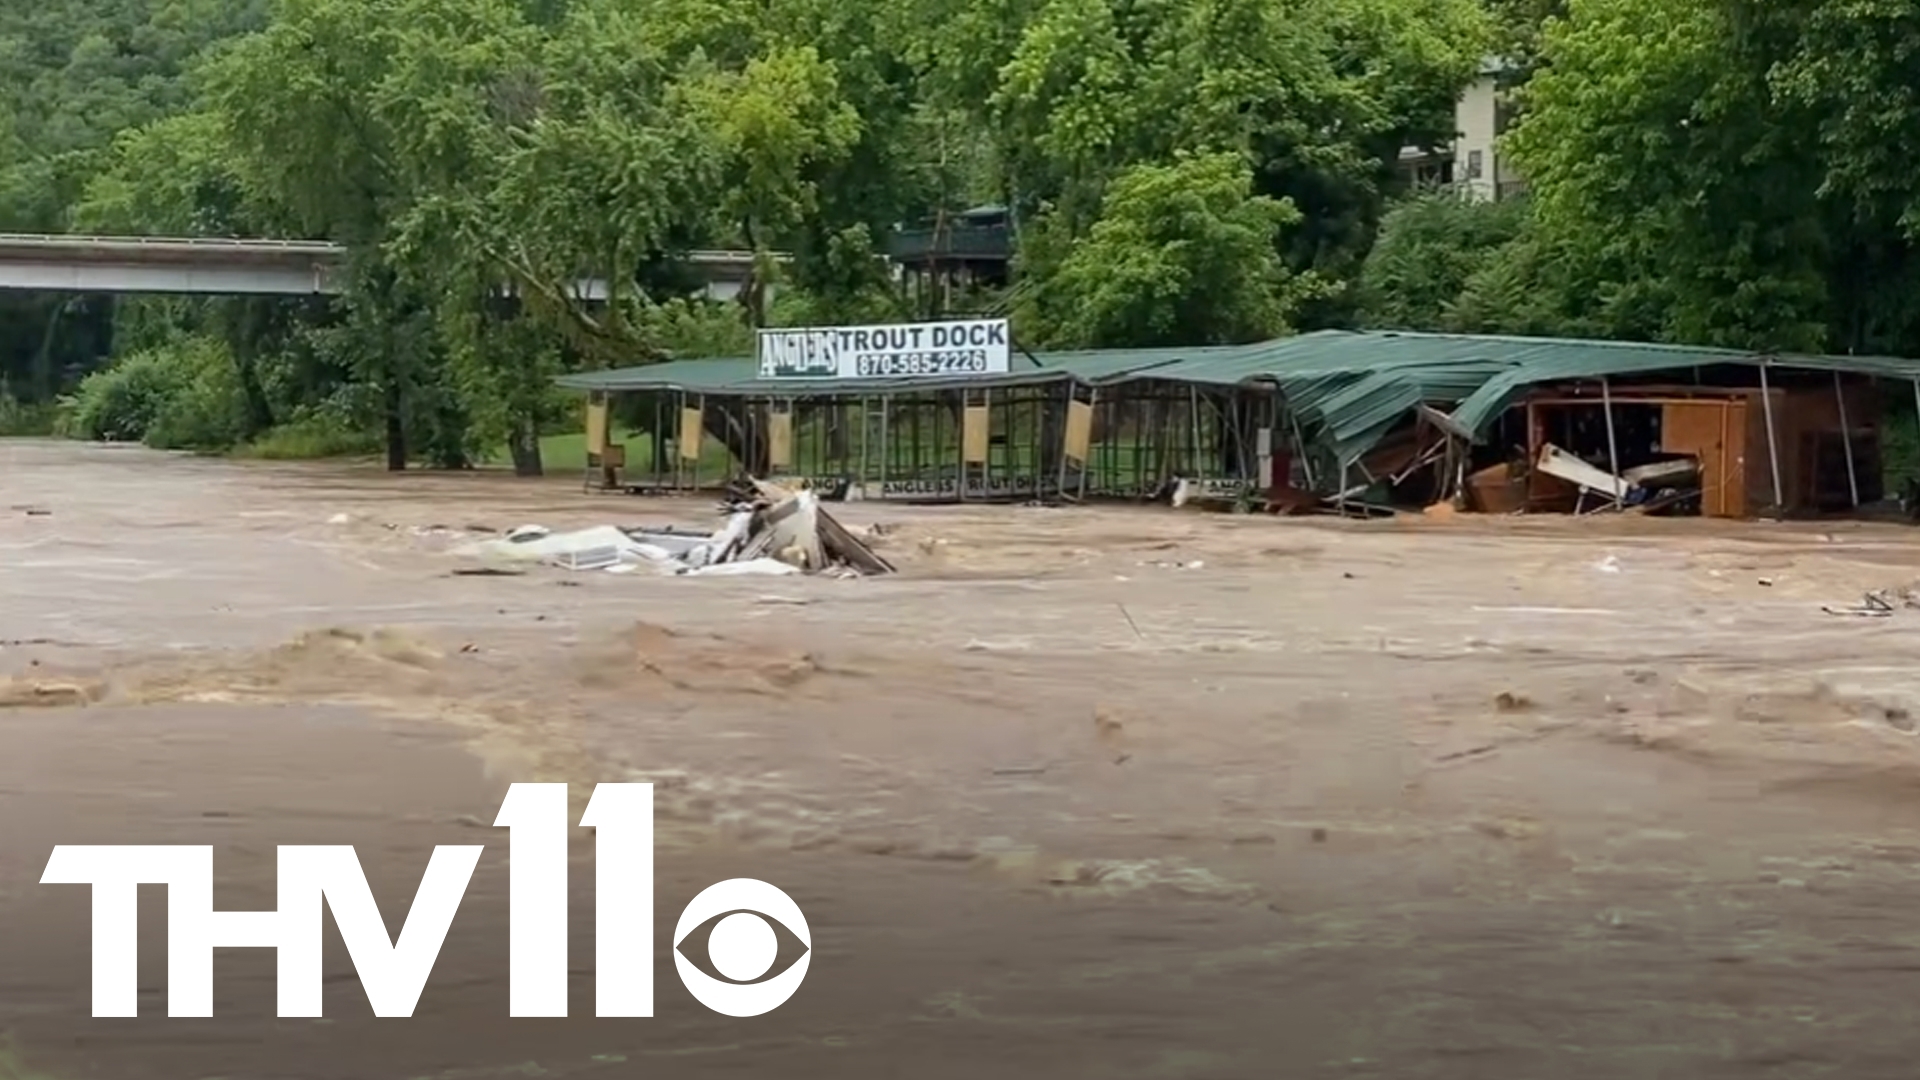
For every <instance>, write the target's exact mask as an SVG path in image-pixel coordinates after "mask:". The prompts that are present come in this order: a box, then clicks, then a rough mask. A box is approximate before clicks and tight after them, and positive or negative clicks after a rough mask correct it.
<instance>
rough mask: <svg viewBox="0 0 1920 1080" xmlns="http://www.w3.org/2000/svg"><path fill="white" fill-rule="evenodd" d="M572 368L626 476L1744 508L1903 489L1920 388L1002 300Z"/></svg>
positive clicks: (1571, 347) (1873, 369)
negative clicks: (1029, 324) (997, 308)
mask: <svg viewBox="0 0 1920 1080" xmlns="http://www.w3.org/2000/svg"><path fill="white" fill-rule="evenodd" d="M560 382H561V383H562V384H563V385H565V386H569V387H572V388H575V389H578V390H581V391H584V392H586V394H587V395H588V406H587V435H588V442H589V452H590V458H591V460H590V465H589V469H588V473H589V475H588V478H587V480H588V484H589V486H590V487H594V488H598V489H602V490H624V491H647V490H690V489H695V488H702V487H712V486H716V485H720V484H724V483H725V482H727V481H728V480H730V479H732V478H734V477H737V476H739V475H741V474H748V475H753V476H764V477H787V478H804V479H806V480H808V481H810V482H811V484H812V486H813V487H814V488H815V489H816V490H819V491H821V492H822V493H823V494H824V495H826V496H827V497H829V498H836V497H837V498H870V499H871V498H879V499H901V500H912V501H954V502H963V501H987V500H1022V501H1025V500H1069V501H1071V500H1080V499H1092V498H1126V499H1143V498H1152V497H1156V496H1164V495H1166V494H1167V493H1168V492H1170V491H1172V490H1174V489H1175V488H1176V487H1178V488H1180V489H1181V490H1182V491H1183V492H1188V493H1195V494H1199V495H1201V496H1203V497H1213V498H1224V499H1232V500H1236V501H1239V502H1241V503H1243V504H1260V505H1265V506H1267V507H1269V508H1274V509H1286V510H1300V509H1322V508H1336V509H1344V510H1348V511H1350V512H1351V511H1358V512H1377V511H1378V510H1379V509H1380V508H1383V507H1389V506H1394V505H1401V506H1424V505H1428V504H1431V503H1434V502H1439V501H1452V502H1454V503H1455V504H1456V505H1460V506H1461V507H1463V508H1466V509H1474V510H1482V511H1489V512H1519V511H1536V512H1538V511H1556V510H1557V511H1576V512H1592V511H1598V510H1627V509H1633V510H1637V511H1640V512H1669V513H1671V512H1681V513H1687V512H1697V513H1701V514H1705V515H1708V516H1716V517H1747V516H1753V515H1757V514H1761V513H1795V512H1800V513H1811V512H1821V511H1833V510H1844V509H1848V508H1852V507H1858V506H1861V505H1863V504H1866V503H1870V502H1874V501H1877V500H1879V499H1880V498H1881V496H1882V494H1883V493H1882V491H1881V475H1882V466H1881V452H1882V448H1881V427H1882V425H1881V410H1882V407H1883V404H1884V402H1885V401H1887V400H1888V395H1889V393H1890V392H1892V393H1900V394H1908V393H1911V394H1912V395H1913V396H1914V397H1915V399H1916V400H1920V361H1914V360H1905V359H1898V358H1888V357H1852V356H1844V357H1843V356H1802V355H1787V354H1764V353H1747V352H1740V351H1737V350H1725V349H1708V348H1692V347H1683V346H1672V345H1653V344H1640V343H1631V342H1611V341H1579V340H1565V339H1544V338H1522V337H1496V336H1470V335H1451V334H1418V333H1400V332H1349V331H1322V332H1318V333H1310V334H1302V335H1299V336H1296V337H1290V338H1282V339H1278V340H1274V341H1267V342H1260V343H1256V344H1250V345H1239V346H1215V347H1200V348H1188V349H1153V350H1099V351H1085V352H1052V353H1028V352H1026V351H1025V350H1022V349H1020V348H1019V347H1018V345H1017V344H1016V343H1015V342H1014V341H1013V340H1012V338H1011V335H1010V332H1009V327H1008V326H1007V323H1006V321H1005V320H996V319H961V320H951V321H946V322H931V323H911V324H900V325H894V326H871V327H820V328H798V329H796V328H783V329H778V330H768V331H763V332H762V334H761V337H760V344H759V355H758V356H755V357H742V358H735V359H712V360H679V361H674V362H671V363H664V364H653V365H648V366H644V367H636V368H626V369H619V370H612V371H599V372H590V373H578V374H573V375H568V376H564V377H562V379H561V380H560ZM617 432H626V433H629V434H627V435H625V436H622V437H616V433H617Z"/></svg>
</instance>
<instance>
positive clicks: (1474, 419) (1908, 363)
mask: <svg viewBox="0 0 1920 1080" xmlns="http://www.w3.org/2000/svg"><path fill="white" fill-rule="evenodd" d="M1720 364H1739V365H1747V366H1760V365H1768V366H1774V367H1781V368H1801V369H1810V370H1819V371H1840V372H1849V373H1855V374H1863V375H1878V376H1884V377H1892V378H1900V379H1920V360H1906V359H1900V358H1896V357H1870V356H1860V357H1855V356H1805V355H1773V354H1767V353H1757V352H1742V351H1739V350H1735V349H1713V348H1704V347H1699V346H1688V345H1658V344H1649V343H1644V342H1625V341H1592V340H1578V339H1570V338H1530V337H1508V336H1499V335H1470V334H1425V333H1412V332H1403V331H1348V330H1323V331H1318V332H1315V333H1310V334H1300V335H1297V336H1295V337H1288V338H1279V339H1276V340H1273V341H1264V342H1259V343H1256V344H1251V345H1225V346H1208V347H1199V348H1187V349H1100V350H1086V351H1079V352H1051V353H1039V354H1035V355H1031V356H1029V355H1027V354H1019V355H1016V356H1015V357H1014V358H1013V362H1012V365H1011V366H1012V369H1013V370H1011V371H1009V372H1007V373H1006V374H1003V375H988V376H981V375H969V376H956V377H953V378H946V379H926V378H891V379H859V380H853V379H805V380H801V379H761V378H759V377H758V368H757V366H756V364H755V362H754V361H753V360H752V359H746V358H734V359H722V360H676V361H672V362H669V363H663V364H650V365H646V366H644V367H634V368H621V369H617V370H613V371H599V372H586V373H579V374H574V375H566V376H562V377H561V378H560V379H559V383H560V385H562V386H567V387H571V388H574V389H580V390H603V391H614V392H634V391H659V390H667V391H685V392H688V393H712V394H722V395H728V396H755V397H787V396H807V395H811V394H863V393H879V392H885V391H889V390H906V389H921V388H924V389H939V388H953V387H958V386H968V387H997V386H1028V385H1040V384H1045V383H1050V382H1058V381H1066V380H1072V381H1075V382H1079V383H1082V384H1088V385H1093V386H1117V385H1120V384H1122V383H1128V382H1134V381H1137V380H1142V379H1150V380H1163V381H1167V382H1178V383H1188V384H1200V385H1210V386H1240V385H1250V384H1268V385H1272V386H1274V387H1276V388H1277V389H1278V390H1279V391H1280V392H1281V393H1282V394H1283V395H1284V396H1285V398H1286V400H1287V402H1288V405H1289V406H1290V407H1291V408H1292V409H1293V410H1294V413H1295V415H1296V416H1297V417H1298V418H1299V420H1300V424H1301V426H1302V428H1303V430H1306V431H1307V433H1308V434H1310V435H1312V436H1313V437H1314V438H1316V439H1319V440H1323V441H1324V442H1325V443H1327V444H1329V445H1330V446H1331V447H1332V448H1333V449H1334V450H1335V452H1336V453H1337V455H1338V456H1339V458H1340V460H1341V461H1342V462H1346V461H1351V460H1353V459H1354V458H1356V457H1358V456H1360V455H1361V454H1364V453H1365V452H1366V451H1367V450H1368V449H1370V448H1371V447H1372V446H1373V445H1374V444H1375V443H1377V442H1378V441H1379V440H1380V438H1381V437H1382V436H1384V435H1385V434H1386V433H1387V432H1388V430H1389V429H1391V428H1392V427H1393V425H1394V424H1396V423H1398V422H1400V421H1401V420H1402V418H1404V417H1405V416H1406V414H1407V412H1408V410H1410V409H1412V408H1413V407H1414V406H1415V405H1420V404H1426V405H1432V406H1437V407H1441V408H1451V409H1453V417H1454V419H1455V420H1456V421H1458V422H1459V423H1460V424H1461V425H1462V426H1464V427H1466V428H1467V429H1469V430H1471V431H1474V432H1476V433H1478V432H1481V431H1484V430H1485V429H1486V427H1487V426H1488V425H1489V424H1491V423H1492V422H1493V420H1494V419H1495V418H1496V417H1498V416H1499V415H1500V414H1501V413H1502V412H1504V411H1505V410H1506V408H1507V406H1509V405H1510V404H1512V403H1513V401H1514V400H1515V399H1517V398H1518V397H1520V396H1521V395H1522V394H1523V393H1525V391H1526V390H1527V388H1529V387H1532V386H1535V385H1539V384H1542V383H1553V382H1565V381H1570V380H1576V379H1597V378H1601V377H1604V376H1625V375H1645V374H1652V373H1655V372H1660V371H1676V370H1686V369H1689V368H1699V367H1710V366H1714V365H1720Z"/></svg>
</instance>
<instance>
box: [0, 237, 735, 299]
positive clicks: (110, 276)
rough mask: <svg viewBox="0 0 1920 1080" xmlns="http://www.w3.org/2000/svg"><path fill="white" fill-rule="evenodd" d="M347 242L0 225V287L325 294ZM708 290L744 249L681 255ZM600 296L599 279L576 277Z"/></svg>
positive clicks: (731, 289)
mask: <svg viewBox="0 0 1920 1080" xmlns="http://www.w3.org/2000/svg"><path fill="white" fill-rule="evenodd" d="M346 256H347V249H346V248H345V247H343V246H341V245H339V244H332V243H326V242H323V241H309V240H240V239H231V240H229V239H212V238H198V237H194V238H188V237H139V236H56V235H43V234H8V233H0V289H16V290H36V291H43V292H74V293H176V294H191V293H199V294H222V295H230V296H238V295H254V296H262V295H264V296H330V295H333V294H335V293H338V292H339V291H340V270H341V267H342V265H343V264H344V263H345V261H346ZM687 258H688V261H689V262H690V263H691V264H692V265H693V266H694V267H696V268H697V269H698V270H699V271H700V272H701V276H702V278H703V279H704V280H705V282H706V286H707V295H708V296H709V297H711V298H712V299H715V300H730V299H732V298H734V297H735V296H737V295H738V294H739V291H740V288H741V287H742V285H744V284H745V282H746V281H747V279H748V277H749V276H750V275H751V273H752V271H753V255H752V253H751V252H745V251H695V252H690V253H689V254H688V256H687ZM580 291H581V297H582V299H585V300H590V301H592V300H604V299H605V298H606V295H607V288H606V284H605V283H604V282H600V281H587V282H582V283H581V284H580Z"/></svg>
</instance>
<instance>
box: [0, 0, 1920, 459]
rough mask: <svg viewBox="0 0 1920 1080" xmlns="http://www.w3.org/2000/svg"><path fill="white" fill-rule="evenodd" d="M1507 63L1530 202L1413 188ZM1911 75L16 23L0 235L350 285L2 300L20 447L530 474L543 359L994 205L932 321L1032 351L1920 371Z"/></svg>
mask: <svg viewBox="0 0 1920 1080" xmlns="http://www.w3.org/2000/svg"><path fill="white" fill-rule="evenodd" d="M1490 52H1497V53H1502V54H1505V55H1507V56H1509V57H1510V58H1512V59H1513V60H1514V61H1515V62H1516V67H1517V71H1516V75H1517V77H1518V78H1520V79H1521V80H1522V81H1523V82H1524V85H1523V86H1522V87H1521V88H1520V90H1519V91H1518V95H1519V96H1518V99H1517V100H1518V102H1519V104H1520V105H1522V106H1523V107H1524V108H1523V110H1522V112H1521V114H1520V119H1519V122H1518V125H1517V127H1516V128H1515V129H1514V130H1512V131H1511V132H1510V133H1509V134H1508V135H1507V137H1506V139H1505V145H1503V146H1502V147H1501V152H1500V153H1501V159H1502V162H1503V165H1504V164H1506V163H1512V164H1517V165H1518V167H1519V171H1520V173H1521V175H1523V176H1524V177H1525V178H1526V180H1527V183H1528V186H1529V188H1530V190H1531V195H1530V197H1529V198H1528V199H1526V200H1524V201H1519V202H1502V203H1499V204H1494V205H1485V204H1476V203H1469V202H1465V201H1462V200H1460V199H1458V198H1455V197H1453V196H1450V195H1445V194H1439V193H1420V194H1414V195H1412V196H1409V195H1408V193H1407V191H1406V190H1405V188H1406V184H1405V181H1404V180H1403V179H1402V178H1401V175H1400V174H1399V172H1398V171H1397V170H1396V168H1395V165H1396V162H1397V160H1398V158H1399V157H1400V154H1401V151H1402V148H1403V147H1427V148H1445V147H1447V146H1448V145H1449V144H1451V142H1452V141H1453V139H1454V137H1455V127H1456V121H1455V117H1454V112H1453V106H1454V102H1455V99H1456V97H1457V96H1458V94H1459V92H1460V91H1461V89H1462V87H1464V86H1465V85H1466V84H1467V83H1468V82H1469V81H1470V80H1471V79H1472V78H1473V77H1474V76H1475V74H1476V73H1477V71H1478V70H1479V67H1480V64H1481V62H1482V60H1483V58H1484V57H1485V56H1486V55H1487V54H1489V53H1490ZM1916 55H1920V24H1917V23H1916V22H1915V21H1914V20H1913V19H1912V17H1911V12H1909V11H1907V9H1906V7H1904V6H1901V5H1897V4H1890V3H1884V2H1878V0H1777V2H1769V3H1765V4H1762V3H1760V2H1759V0H1720V2H1717V3H1710V4H1700V3H1689V2H1681V0H1487V2H1486V3H1485V4H1482V3H1480V2H1479V0H1432V2H1428V3H1422V4H1408V3H1405V2H1404V0H1287V2H1286V3H1275V2H1272V0H1153V2H1151V3H1147V4H1124V3H1116V2H1114V0H888V2H886V3H881V2H879V0H752V2H750V3H749V2H747V0H275V2H269V0H102V2H97V3H81V2H79V0H49V2H47V3H43V4H38V5H23V4H16V5H12V6H10V7H8V8H7V9H6V10H5V11H4V12H0V229H15V230H59V229H80V230H101V231H112V232H129V233H145V234H179V233H185V234H191V235H263V236H320V237H327V238H330V239H334V240H337V241H341V242H343V243H345V244H347V245H348V246H349V248H350V249H351V251H352V263H351V267H350V272H349V274H348V277H347V291H346V294H345V295H344V296H342V297H341V298H339V299H338V300H337V301H334V302H325V301H303V300H268V299H257V298H256V299H241V298H236V299H155V298H134V299H122V300H119V301H117V302H109V301H108V300H106V299H103V298H69V297H42V296H18V295H0V385H4V386H5V387H6V388H7V391H8V393H9V394H10V395H12V396H13V397H14V398H17V400H18V402H19V403H20V404H19V405H17V406H9V407H8V408H12V409H14V410H15V411H14V412H13V413H11V414H4V413H0V427H4V426H5V425H8V424H12V423H18V424H21V425H29V424H30V421H29V420H27V419H25V418H26V417H29V416H32V415H34V413H33V410H34V408H36V407H39V408H42V409H43V410H44V407H45V406H46V405H47V403H49V402H51V401H53V400H54V398H55V396H56V395H57V394H61V393H63V392H64V393H66V394H68V401H67V404H66V405H65V406H64V408H63V410H62V413H61V416H62V422H63V424H65V425H66V428H67V429H68V430H70V431H73V432H75V433H77V434H80V435H82V436H85V437H113V438H141V439H145V440H147V441H149V442H152V443H154V444H156V445H169V446H181V447H192V448H217V447H231V446H248V447H251V450H250V451H249V452H254V453H262V454H283V453H309V452H311V453H320V452H336V451H337V452H344V453H358V452H364V451H366V450H368V449H369V448H370V447H375V446H378V447H384V448H385V450H386V452H387V455H388V460H389V463H390V464H392V465H394V466H395V467H399V466H404V465H406V464H408V463H411V462H426V463H430V464H438V465H459V464H464V463H466V462H469V461H471V460H474V459H477V458H485V457H488V456H490V455H493V454H494V453H495V452H496V450H497V448H498V447H499V446H501V445H510V446H512V447H514V448H516V449H515V456H516V464H518V465H520V466H522V467H523V468H525V467H527V466H529V465H530V464H532V463H533V459H534V458H535V457H536V456H537V454H538V451H539V447H540V439H539V436H540V433H541V432H542V431H546V430H549V429H551V428H553V427H555V426H560V425H565V424H570V423H572V422H573V419H574V417H573V413H572V410H573V408H574V407H575V405H577V402H574V401H572V400H571V399H570V398H568V397H567V396H566V395H564V394H558V393H556V392H555V391H554V390H553V389H552V385H551V376H552V375H553V374H555V373H557V372H560V371H563V370H570V369H578V368H592V367H605V366H613V365H625V364H636V363H646V362H651V361H655V360H660V359H665V358H668V357H686V356H697V355H740V354H742V353H745V352H747V351H748V350H749V349H750V348H751V344H752V332H753V328H754V327H756V326H761V325H768V324H781V325H795V324H818V323H835V322H868V321H889V320H896V319H902V318H910V317H913V315H914V314H915V313H916V311H917V310H918V308H917V306H916V305H917V304H919V303H920V302H921V301H920V300H919V299H918V297H919V295H920V294H914V293H911V292H909V291H908V290H905V289H903V288H901V287H900V285H899V284H898V283H897V282H896V281H894V280H893V278H892V276H891V275H890V273H889V266H888V264H887V263H886V262H885V261H884V259H882V258H881V257H880V256H881V253H882V252H883V251H884V249H885V242H886V237H887V232H888V230H890V229H892V228H895V227H896V226H900V225H903V224H920V223H925V222H929V221H933V220H936V219H944V218H945V217H946V216H948V215H951V213H952V212H954V211H956V210H959V209H963V208H965V207H967V206H970V205H974V204H977V203H983V202H993V203H1000V204H1004V205H1006V206H1008V207H1009V208H1010V210H1011V212H1012V216H1013V219H1014V221H1015V231H1016V234H1017V244H1018V259H1017V266H1016V270H1017V273H1016V276H1015V281H1014V283H1013V285H1012V287H1011V288H1010V289H1008V290H1006V291H1005V292H1004V293H1003V292H1001V291H999V290H997V289H980V290H978V291H976V292H974V293H973V294H971V295H966V296H963V297H961V298H959V299H958V300H957V301H956V304H957V305H958V306H959V308H960V309H962V310H980V311H986V310H994V311H1010V312H1011V313H1012V315H1013V318H1014V319H1015V321H1016V324H1017V325H1016V332H1017V334H1018V335H1019V337H1020V339H1021V340H1022V341H1023V342H1026V343H1030V344H1033V345H1056V346H1071V345H1102V346H1128V345H1133V346H1148V345H1178V344H1202V343H1210V342H1226V341H1244V340H1248V339H1252V338H1258V337H1263V336H1267V335H1272V334H1279V333H1285V332H1287V331H1289V330H1291V329H1307V328H1316V327H1320V326H1327V325H1351V324H1354V323H1364V324H1366V325H1370V326H1380V327H1392V326H1400V327H1412V328H1420V329H1441V330H1457V331H1483V332H1506V333H1542V334H1561V335H1580V336H1612V337H1632V338H1651V339H1657V340H1670V341H1683V342H1697V343H1706V344H1732V345H1742V346H1759V347H1769V348H1781V349H1787V348H1793V349H1821V350H1834V351H1844V350H1847V349H1853V350H1856V351H1861V352H1893V353H1908V354H1920V257H1917V255H1920V253H1916V252H1915V250H1914V245H1915V243H1916V242H1920V99H1916V98H1915V96H1914V90H1913V87H1914V85H1915V70H1914V69H1913V64H1912V61H1911V57H1913V56H1916ZM714 248H726V249H737V250H747V251H750V252H752V253H754V254H755V255H756V256H757V261H756V264H755V273H754V275H753V280H751V281H750V282H748V284H747V287H746V289H745V290H744V293H743V296H742V298H741V301H740V302H739V303H729V304H717V303H713V302H710V301H707V300H705V299H703V298H701V297H700V295H699V288H700V282H699V281H698V280H696V277H695V276H694V275H693V274H691V273H690V271H689V260H688V258H687V257H688V255H689V254H690V253H691V252H694V251H699V250H704V249H714ZM776 251H785V252H790V253H792V256H793V258H792V259H791V261H789V262H784V263H783V262H780V261H779V260H776V259H774V258H772V257H771V253H773V252H776ZM584 278H591V279H598V280H601V281H604V282H606V283H607V284H608V287H609V291H610V295H609V296H608V297H607V298H606V300H605V302H604V303H597V302H596V303H589V302H585V301H583V300H582V299H581V297H580V296H579V295H578V292H577V290H576V289H575V287H574V286H575V284H576V283H577V282H578V281H580V280H581V279H584ZM116 354H117V355H118V357H119V359H118V360H117V361H115V362H114V363H113V364H112V365H111V366H109V367H107V368H106V369H105V370H104V371H96V370H94V369H95V368H98V367H100V366H101V364H102V362H103V360H104V359H106V358H108V357H110V356H113V355H116ZM8 400H12V398H9V399H8ZM7 415H12V416H15V417H19V418H22V419H18V420H15V421H9V420H6V419H5V417H6V416H7ZM40 415H44V411H43V412H42V413H41V414H40Z"/></svg>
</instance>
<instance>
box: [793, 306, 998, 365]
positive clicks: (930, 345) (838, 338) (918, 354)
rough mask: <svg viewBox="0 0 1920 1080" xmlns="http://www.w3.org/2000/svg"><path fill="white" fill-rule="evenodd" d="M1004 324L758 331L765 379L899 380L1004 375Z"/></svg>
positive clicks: (961, 321) (964, 322)
mask: <svg viewBox="0 0 1920 1080" xmlns="http://www.w3.org/2000/svg"><path fill="white" fill-rule="evenodd" d="M1010 340H1011V339H1010V337H1009V334H1008V328H1007V320H1005V319H953V320H948V321H944V322H922V323H898V324H895V325H893V326H833V327H816V328H792V329H779V330H762V331H760V342H759V348H760V377H761V378H763V379H899V378H913V377H916V376H942V375H1004V374H1006V373H1007V371H1008V370H1010V368H1009V365H1010V364H1011V362H1012V356H1013V351H1012V347H1011V345H1010Z"/></svg>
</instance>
